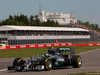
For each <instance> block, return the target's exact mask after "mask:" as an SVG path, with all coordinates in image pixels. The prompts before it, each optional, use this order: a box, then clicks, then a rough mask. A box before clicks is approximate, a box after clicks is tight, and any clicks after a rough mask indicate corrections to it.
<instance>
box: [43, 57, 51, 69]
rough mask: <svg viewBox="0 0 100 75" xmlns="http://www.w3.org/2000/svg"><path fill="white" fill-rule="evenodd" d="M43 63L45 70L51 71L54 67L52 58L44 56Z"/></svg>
mask: <svg viewBox="0 0 100 75" xmlns="http://www.w3.org/2000/svg"><path fill="white" fill-rule="evenodd" d="M41 64H42V65H44V70H46V71H50V70H51V69H52V62H51V59H50V58H43V59H42V60H41Z"/></svg>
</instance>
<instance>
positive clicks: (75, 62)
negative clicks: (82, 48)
mask: <svg viewBox="0 0 100 75" xmlns="http://www.w3.org/2000/svg"><path fill="white" fill-rule="evenodd" d="M71 62H72V66H73V68H80V67H81V66H82V58H81V57H80V56H79V55H75V56H73V57H72V59H71Z"/></svg>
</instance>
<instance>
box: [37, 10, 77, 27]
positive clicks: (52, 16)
mask: <svg viewBox="0 0 100 75" xmlns="http://www.w3.org/2000/svg"><path fill="white" fill-rule="evenodd" d="M38 18H39V20H40V21H41V22H47V20H51V21H52V20H53V21H55V22H58V23H59V25H70V24H75V23H77V20H76V18H75V13H73V14H64V13H58V12H45V11H41V10H40V11H39V14H38Z"/></svg>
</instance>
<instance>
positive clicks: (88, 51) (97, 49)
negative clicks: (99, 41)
mask: <svg viewBox="0 0 100 75" xmlns="http://www.w3.org/2000/svg"><path fill="white" fill-rule="evenodd" d="M98 50H100V49H95V50H91V51H87V52H81V53H78V54H85V53H90V52H94V51H98Z"/></svg>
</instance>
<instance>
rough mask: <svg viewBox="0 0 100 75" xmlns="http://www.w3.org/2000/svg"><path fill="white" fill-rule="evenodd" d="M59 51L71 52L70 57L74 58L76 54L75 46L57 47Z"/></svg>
mask: <svg viewBox="0 0 100 75" xmlns="http://www.w3.org/2000/svg"><path fill="white" fill-rule="evenodd" d="M57 51H58V52H59V53H62V52H70V57H71V58H72V57H73V56H74V55H75V50H74V49H73V48H57Z"/></svg>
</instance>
